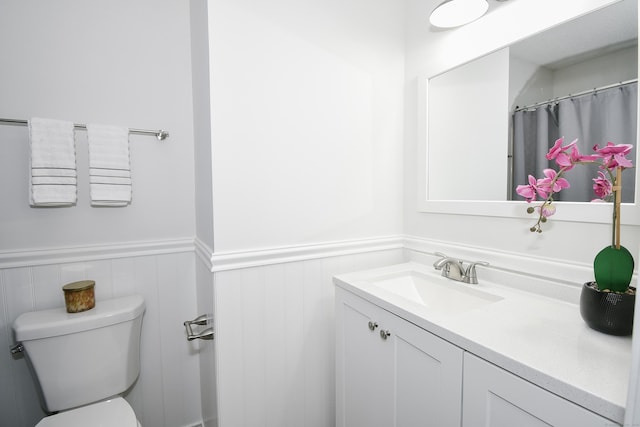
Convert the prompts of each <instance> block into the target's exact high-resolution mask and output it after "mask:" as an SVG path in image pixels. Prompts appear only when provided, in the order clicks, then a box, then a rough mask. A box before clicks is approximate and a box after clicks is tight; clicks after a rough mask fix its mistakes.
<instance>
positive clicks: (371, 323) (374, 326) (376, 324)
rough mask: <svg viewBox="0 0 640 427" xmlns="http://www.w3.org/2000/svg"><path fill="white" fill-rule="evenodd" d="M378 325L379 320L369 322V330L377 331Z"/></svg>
mask: <svg viewBox="0 0 640 427" xmlns="http://www.w3.org/2000/svg"><path fill="white" fill-rule="evenodd" d="M377 327H378V323H377V322H369V330H371V331H375V330H376V328H377Z"/></svg>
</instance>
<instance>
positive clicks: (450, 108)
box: [421, 0, 639, 223]
mask: <svg viewBox="0 0 640 427" xmlns="http://www.w3.org/2000/svg"><path fill="white" fill-rule="evenodd" d="M637 17H638V11H637V0H623V1H619V2H616V3H614V4H612V5H610V6H607V7H604V8H601V9H598V10H596V11H594V12H591V13H589V14H586V15H584V16H580V17H578V18H576V19H573V20H571V21H568V22H565V23H563V24H560V25H558V26H555V27H553V28H550V29H548V30H545V31H543V32H541V33H538V34H535V35H533V36H530V37H528V38H526V39H524V40H520V41H518V42H517V43H514V44H511V45H509V46H505V47H503V48H501V49H499V50H496V51H494V52H492V53H490V54H489V55H486V56H483V57H481V58H478V59H476V60H473V61H470V62H468V63H466V64H463V65H461V66H458V67H456V68H454V69H451V70H449V71H446V72H444V73H441V74H439V75H437V76H433V77H431V78H430V79H429V80H428V84H427V108H426V109H427V118H426V122H427V125H426V135H425V137H426V153H425V154H426V157H427V159H426V166H425V169H426V171H425V174H424V179H425V180H426V183H425V193H426V194H425V196H426V197H425V199H426V203H423V204H422V209H421V210H422V211H425V212H446V213H470V214H472V213H474V212H475V213H476V214H483V213H486V214H490V215H494V214H495V215H498V216H513V215H514V212H515V211H514V207H513V205H512V204H510V202H508V201H510V200H522V199H521V198H519V197H518V196H517V195H515V192H514V190H513V189H514V187H515V186H516V185H517V184H526V180H527V175H528V174H532V175H534V176H541V175H542V173H541V172H542V169H544V168H546V167H549V166H554V165H553V164H551V165H550V164H548V163H545V162H546V159H544V154H546V153H547V151H548V150H549V148H550V147H551V146H552V145H553V143H554V142H555V139H557V138H558V137H560V136H564V137H565V142H566V143H568V142H571V141H573V140H574V139H578V140H579V141H580V144H581V145H580V150H581V152H582V153H583V154H589V153H591V150H592V147H593V145H595V144H600V145H606V143H607V142H608V141H612V142H614V143H630V144H634V145H637V114H638V113H637V105H638V101H637V73H638V47H637V35H638V19H637ZM452 147H455V154H454V153H452V152H451V148H452ZM635 151H637V150H634V152H633V153H632V158H634V159H635V158H636V157H637V154H636V152H635ZM452 155H454V156H455V159H456V160H455V168H453V167H451V166H452V164H451V162H450V159H451V156H452ZM636 164H637V162H636ZM461 171H464V172H463V173H461ZM570 173H572V174H574V176H570V175H568V176H567V178H568V179H569V180H570V181H571V183H572V189H571V191H564V190H563V192H564V194H563V196H564V197H565V198H564V199H561V200H564V201H566V202H577V203H568V205H569V204H576V205H584V204H585V203H587V204H588V201H589V200H591V199H592V198H593V196H592V191H591V188H592V181H591V179H592V178H593V177H594V176H595V174H596V172H595V170H589V168H588V167H581V168H575V169H574V170H573V171H571V172H570ZM636 180H637V179H636V174H635V169H632V170H628V171H625V183H626V185H625V186H623V189H624V191H625V194H624V196H623V197H624V198H623V201H624V202H626V203H627V204H628V205H633V206H634V207H635V203H634V202H635V194H636V193H637V191H636V188H635V187H636V186H635V182H636ZM501 202H504V203H501ZM463 203H466V205H464V204H463ZM469 203H474V205H475V207H476V209H471V210H470V209H468V205H469ZM589 206H592V205H589ZM483 207H486V208H487V209H484V208H483ZM583 207H584V206H583ZM477 208H480V209H479V210H478V209H477ZM591 209H592V208H591V207H590V208H589V210H591ZM598 209H601V208H594V210H598ZM627 210H629V206H627ZM579 211H580V212H582V211H585V209H579ZM567 212H572V215H573V212H578V209H577V207H576V209H569V210H568V211H567ZM581 215H582V214H581ZM598 216H599V214H595V215H591V214H585V215H584V218H582V219H584V220H586V221H595V222H600V221H599V220H598ZM637 217H639V216H638V215H631V216H629V215H627V217H626V221H625V215H624V212H623V216H622V218H623V221H625V222H626V223H634V222H635V221H637V220H638V218H637ZM572 218H573V216H572ZM559 219H561V218H559ZM608 220H609V219H608V216H604V217H603V219H602V221H608Z"/></svg>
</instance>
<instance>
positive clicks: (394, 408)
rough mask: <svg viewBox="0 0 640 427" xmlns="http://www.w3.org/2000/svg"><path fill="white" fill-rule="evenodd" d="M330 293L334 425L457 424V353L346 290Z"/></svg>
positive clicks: (459, 362) (407, 426)
mask: <svg viewBox="0 0 640 427" xmlns="http://www.w3.org/2000/svg"><path fill="white" fill-rule="evenodd" d="M336 295H337V306H336V319H337V322H338V323H337V331H338V334H337V336H338V340H337V342H336V349H337V362H336V370H337V404H336V407H337V408H336V409H337V425H338V426H339V427H371V426H381V427H393V426H396V427H419V426H421V427H431V426H437V427H459V426H460V414H461V411H462V408H461V407H462V405H461V399H462V357H463V351H462V350H461V349H460V348H458V347H455V346H454V345H452V344H450V343H448V342H446V341H444V340H442V339H440V338H438V337H436V336H435V335H433V334H431V333H429V332H427V331H425V330H423V329H421V328H419V327H417V326H416V325H413V324H411V323H409V322H407V321H406V320H404V319H401V318H400V317H397V316H395V315H393V314H391V313H389V312H387V311H385V310H383V309H381V308H379V307H377V306H375V305H373V304H370V303H368V302H367V301H365V300H363V299H361V298H359V297H357V296H355V295H353V294H351V293H349V292H345V291H343V290H342V289H337V294H336ZM369 322H372V324H371V325H372V328H373V329H374V330H373V331H372V330H371V329H370V328H369Z"/></svg>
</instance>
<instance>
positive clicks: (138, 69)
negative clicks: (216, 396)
mask: <svg viewBox="0 0 640 427" xmlns="http://www.w3.org/2000/svg"><path fill="white" fill-rule="evenodd" d="M189 25H190V24H189V3H188V2H185V1H180V0H160V1H156V0H153V1H152V0H136V1H133V2H132V1H124V0H115V1H109V2H96V1H84V0H60V1H56V2H50V1H45V0H27V1H22V0H2V1H1V2H0V58H2V59H1V62H2V66H1V67H0V117H2V118H14V119H28V118H30V117H34V116H39V117H50V118H57V119H64V120H69V121H73V122H76V123H105V124H114V125H120V126H126V127H132V128H149V129H159V128H163V129H166V130H167V131H169V132H170V134H171V136H170V138H169V139H167V140H166V141H165V142H158V141H157V140H156V139H155V138H154V137H152V136H141V135H131V137H130V142H131V162H132V175H133V202H132V204H131V205H130V206H128V207H125V208H101V209H100V208H91V207H90V206H89V187H88V173H87V171H88V167H87V157H88V156H87V145H86V133H85V132H83V131H78V132H77V149H76V151H77V156H78V176H79V189H78V204H77V206H75V207H70V208H57V209H47V208H39V209H34V208H30V207H29V205H28V187H27V183H28V173H29V169H28V165H29V157H28V149H29V143H28V138H27V128H26V127H22V126H6V125H0V200H1V202H0V344H1V345H2V346H3V348H5V349H7V348H8V346H9V345H10V344H12V343H13V342H14V341H13V336H12V331H11V324H12V322H13V320H14V319H15V318H16V317H17V316H18V314H20V312H22V311H27V310H33V309H40V308H47V307H53V306H62V305H63V304H64V302H63V299H62V298H61V296H62V293H61V289H60V288H61V286H62V285H64V284H65V283H66V282H68V281H73V280H78V278H82V279H94V280H96V282H97V283H96V292H97V301H98V302H97V303H98V304H99V302H100V300H101V299H103V298H107V297H109V296H117V295H126V294H130V293H141V294H142V295H143V296H144V297H145V300H146V303H147V311H146V314H145V320H144V323H143V338H142V340H143V349H142V374H141V377H140V379H139V380H138V382H137V383H136V385H135V387H134V388H133V389H132V390H131V392H130V393H129V394H128V396H127V399H129V401H130V402H131V403H132V406H133V407H134V409H135V410H136V413H137V414H138V415H139V417H140V419H141V421H142V423H143V425H145V426H166V427H179V426H191V425H193V424H194V423H196V422H199V421H200V419H201V409H200V390H199V367H198V351H199V350H198V347H197V345H196V344H190V343H188V342H187V341H186V339H185V332H184V327H183V325H182V322H183V321H184V320H187V319H190V318H193V317H195V315H196V314H197V301H196V287H195V262H194V254H193V236H194V233H195V224H194V223H195V209H194V203H195V186H194V172H193V169H194V146H193V140H194V135H193V124H192V98H191V56H190V26H189ZM140 242H143V243H140ZM0 379H1V381H0V384H2V386H1V387H0V413H1V414H2V416H1V417H0V418H1V419H0V425H3V426H4V425H11V426H20V427H22V426H25V427H28V426H32V425H34V424H35V422H36V421H37V420H38V419H39V418H40V417H41V416H43V412H42V410H41V409H40V408H39V403H38V401H37V398H36V397H35V388H34V386H33V379H32V377H31V375H30V374H29V372H28V371H27V369H26V364H25V362H24V360H23V359H22V360H13V359H11V357H10V356H9V354H8V351H3V352H0Z"/></svg>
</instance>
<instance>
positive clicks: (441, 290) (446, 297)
mask: <svg viewBox="0 0 640 427" xmlns="http://www.w3.org/2000/svg"><path fill="white" fill-rule="evenodd" d="M368 281H369V283H370V284H371V285H373V286H375V287H378V288H380V289H383V290H384V291H386V292H390V293H392V294H395V295H397V296H399V297H401V298H404V299H407V300H409V301H412V302H414V303H417V304H420V305H422V306H424V307H426V308H428V309H429V310H432V311H438V312H447V313H460V312H464V311H468V310H472V309H475V308H479V307H482V306H485V305H488V304H492V303H494V302H497V301H500V300H502V299H503V298H502V297H500V296H497V295H493V294H490V293H487V292H484V291H482V290H479V289H474V288H473V286H477V285H469V284H464V283H462V282H457V281H455V280H450V279H446V278H444V277H441V276H436V277H430V276H428V275H426V274H424V273H420V272H417V271H400V272H397V273H391V274H388V275H384V276H379V277H376V278H372V279H370V280H368Z"/></svg>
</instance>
